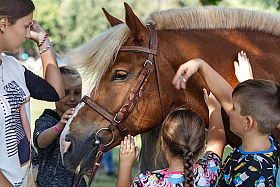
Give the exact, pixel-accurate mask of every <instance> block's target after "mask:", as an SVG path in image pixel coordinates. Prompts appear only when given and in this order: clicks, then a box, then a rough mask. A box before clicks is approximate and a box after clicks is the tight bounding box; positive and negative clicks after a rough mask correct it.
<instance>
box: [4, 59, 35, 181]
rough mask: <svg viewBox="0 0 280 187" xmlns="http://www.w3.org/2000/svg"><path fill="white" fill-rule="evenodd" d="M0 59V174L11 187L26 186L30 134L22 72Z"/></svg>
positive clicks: (15, 63) (27, 95)
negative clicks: (12, 186) (0, 63)
mask: <svg viewBox="0 0 280 187" xmlns="http://www.w3.org/2000/svg"><path fill="white" fill-rule="evenodd" d="M0 59H1V60H2V65H1V66H0V107H1V109H0V170H1V172H2V173H3V174H4V175H5V177H6V178H7V179H8V180H9V181H10V182H11V183H12V184H13V185H14V186H26V185H27V173H28V171H29V167H30V165H31V164H30V157H31V154H30V138H31V130H30V102H29V98H30V93H29V91H28V89H27V87H26V83H25V76H24V72H25V68H24V67H23V66H22V65H21V64H20V63H19V61H17V60H16V59H15V58H13V57H11V56H6V55H4V54H1V55H0Z"/></svg>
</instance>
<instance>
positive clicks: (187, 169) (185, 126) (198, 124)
mask: <svg viewBox="0 0 280 187" xmlns="http://www.w3.org/2000/svg"><path fill="white" fill-rule="evenodd" d="M160 136H162V138H163V140H164V142H165V143H166V145H167V147H168V148H169V150H170V152H171V154H172V155H173V156H174V157H176V158H180V159H182V160H183V164H184V180H185V181H184V183H183V185H184V187H193V186H194V183H193V164H194V163H193V158H194V157H196V156H198V155H199V153H200V151H201V150H202V149H203V148H204V142H205V138H206V133H205V126H204V122H203V120H202V118H201V117H200V116H199V115H198V114H197V113H195V112H193V111H192V110H189V109H185V108H178V109H175V110H173V111H171V113H169V114H168V116H167V117H166V118H165V120H164V122H163V125H162V128H161V133H160ZM159 144H160V138H159V140H158V146H157V148H158V147H160V146H159ZM160 153H161V150H160V149H159V148H158V149H157V155H156V159H157V158H158V157H159V155H160Z"/></svg>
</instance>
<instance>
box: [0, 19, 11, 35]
mask: <svg viewBox="0 0 280 187" xmlns="http://www.w3.org/2000/svg"><path fill="white" fill-rule="evenodd" d="M8 22H9V21H8V18H2V19H0V31H1V32H2V33H3V32H4V31H5V29H6V27H7V25H8Z"/></svg>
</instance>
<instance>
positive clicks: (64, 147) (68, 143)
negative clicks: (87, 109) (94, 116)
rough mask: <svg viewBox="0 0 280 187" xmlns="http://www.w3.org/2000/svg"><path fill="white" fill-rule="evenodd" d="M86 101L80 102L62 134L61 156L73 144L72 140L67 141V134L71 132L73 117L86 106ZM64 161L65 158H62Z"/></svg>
mask: <svg viewBox="0 0 280 187" xmlns="http://www.w3.org/2000/svg"><path fill="white" fill-rule="evenodd" d="M84 105H85V104H84V103H80V104H78V105H77V107H76V109H75V112H74V114H73V116H72V117H71V118H70V119H69V120H68V122H67V123H66V125H65V127H64V129H63V131H62V133H61V135H60V153H61V157H63V154H64V153H65V152H66V151H67V149H68V147H69V146H70V145H71V142H66V141H65V136H66V135H67V134H68V133H69V129H70V123H71V122H72V120H73V118H74V117H76V115H77V114H78V111H79V110H80V109H81V108H82V107H83V106H84ZM62 161H63V159H62Z"/></svg>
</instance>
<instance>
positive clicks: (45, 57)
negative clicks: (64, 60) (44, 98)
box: [30, 20, 64, 99]
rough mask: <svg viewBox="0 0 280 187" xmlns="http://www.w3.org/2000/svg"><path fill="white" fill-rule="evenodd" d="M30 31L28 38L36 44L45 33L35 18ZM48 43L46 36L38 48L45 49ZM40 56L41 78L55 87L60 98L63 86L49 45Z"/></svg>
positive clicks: (62, 93)
mask: <svg viewBox="0 0 280 187" xmlns="http://www.w3.org/2000/svg"><path fill="white" fill-rule="evenodd" d="M30 33H31V37H30V39H31V40H33V41H35V42H36V43H37V44H39V43H40V42H41V41H42V40H43V38H44V36H45V34H46V32H45V31H44V29H43V28H42V27H41V26H40V25H39V24H38V23H37V22H36V21H35V20H34V21H33V24H32V26H31V30H30ZM49 44H50V40H49V38H46V41H45V42H44V43H43V44H42V45H41V46H40V47H39V50H42V49H45V48H46V47H47V46H48V45H49ZM40 56H41V59H42V65H43V78H44V79H45V80H46V81H47V82H48V83H49V84H50V85H51V86H52V87H53V88H54V89H55V91H56V92H57V94H58V95H59V98H60V99H62V98H63V97H64V87H63V82H62V78H61V74H60V71H59V68H58V65H57V62H56V59H55V55H54V51H53V48H52V47H50V48H49V49H48V50H46V51H45V52H43V53H42V54H41V55H40Z"/></svg>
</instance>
